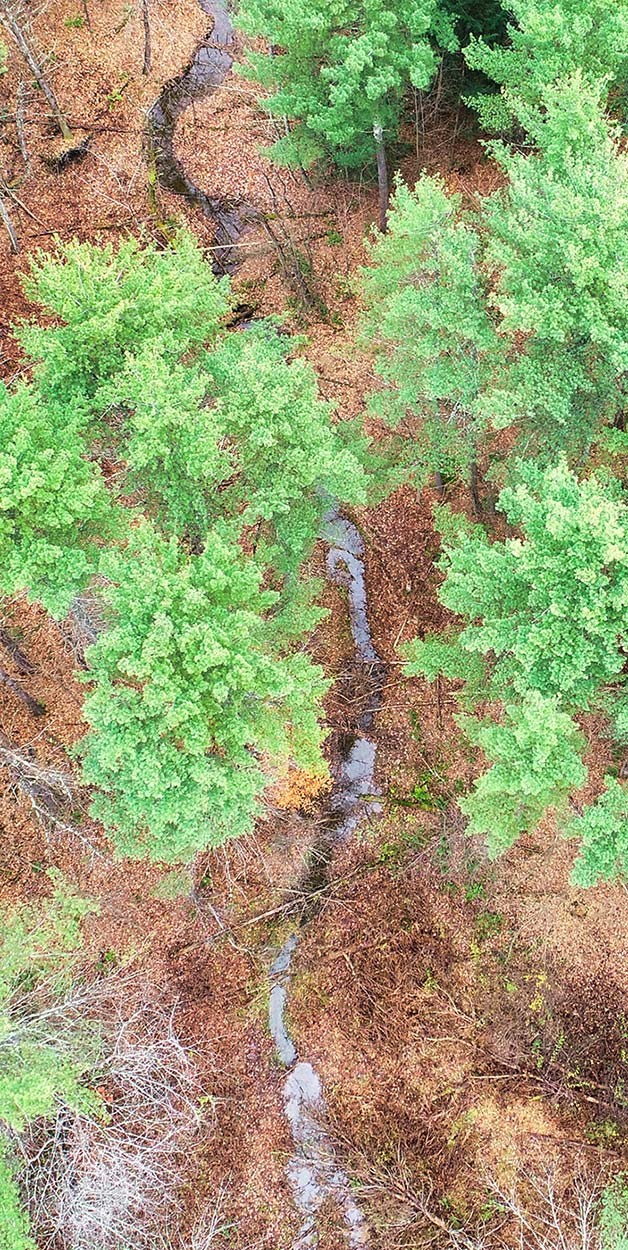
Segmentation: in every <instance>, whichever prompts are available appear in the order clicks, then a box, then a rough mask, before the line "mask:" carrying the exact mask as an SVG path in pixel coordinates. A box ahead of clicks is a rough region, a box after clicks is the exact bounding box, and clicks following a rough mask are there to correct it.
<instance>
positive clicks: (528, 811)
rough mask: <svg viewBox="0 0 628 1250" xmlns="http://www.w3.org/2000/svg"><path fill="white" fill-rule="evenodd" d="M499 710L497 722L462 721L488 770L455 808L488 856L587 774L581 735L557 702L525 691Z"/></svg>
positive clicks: (557, 804) (506, 844)
mask: <svg viewBox="0 0 628 1250" xmlns="http://www.w3.org/2000/svg"><path fill="white" fill-rule="evenodd" d="M505 710H506V718H505V721H504V723H503V724H502V723H499V724H493V723H491V722H487V723H484V724H480V725H478V724H477V722H475V721H472V720H471V719H466V720H465V721H463V724H464V725H465V728H466V731H467V735H468V737H469V739H470V741H471V742H474V743H477V744H478V746H480V747H481V748H482V751H483V752H484V755H485V756H486V758H487V760H488V761H489V763H490V764H491V765H492V767H491V768H489V770H488V772H486V773H484V774H483V776H481V777H480V780H479V781H478V783H477V785H476V786H475V789H474V790H473V791H472V793H471V794H470V795H468V796H467V797H466V798H465V799H461V801H460V808H461V810H462V811H463V812H465V813H466V815H467V816H469V825H468V833H469V834H482V835H484V836H485V837H486V844H487V848H488V853H489V855H490V856H491V858H495V856H497V855H500V854H501V853H502V852H503V851H506V850H507V849H508V847H509V846H512V844H513V842H515V841H516V839H517V838H518V836H519V834H520V833H523V832H524V831H525V830H526V829H531V828H533V827H534V825H536V824H537V823H538V821H539V820H540V819H541V817H542V815H543V814H544V812H545V811H547V809H548V807H559V808H561V807H564V804H565V801H566V799H567V798H568V796H569V792H570V791H571V790H573V789H576V788H578V787H579V786H582V785H583V784H584V782H585V780H586V775H587V770H586V768H585V767H584V764H583V763H582V760H581V751H582V747H583V738H582V735H581V734H580V733H579V731H578V729H577V727H576V725H575V724H574V722H573V721H572V720H571V718H570V717H569V716H567V715H566V713H565V712H562V711H561V710H560V701H559V700H558V699H556V698H544V697H543V696H542V695H540V694H539V693H538V692H537V691H536V690H531V691H529V692H527V693H526V694H525V696H524V698H523V700H522V702H521V703H520V704H513V705H507V706H506V709H505Z"/></svg>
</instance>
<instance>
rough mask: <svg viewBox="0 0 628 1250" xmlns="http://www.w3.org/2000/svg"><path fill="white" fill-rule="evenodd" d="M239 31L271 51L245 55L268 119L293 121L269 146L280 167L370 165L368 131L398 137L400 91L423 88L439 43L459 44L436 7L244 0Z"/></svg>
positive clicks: (421, 1)
mask: <svg viewBox="0 0 628 1250" xmlns="http://www.w3.org/2000/svg"><path fill="white" fill-rule="evenodd" d="M240 24H241V27H242V29H243V30H244V31H245V32H246V34H248V35H253V36H258V35H261V36H262V37H263V38H265V39H267V40H268V42H269V43H270V44H271V45H272V47H273V54H272V55H270V54H268V55H264V54H263V53H260V52H249V54H248V57H247V63H246V72H247V73H248V74H249V75H251V76H252V77H253V78H254V79H255V80H256V81H257V82H259V83H260V84H261V85H262V86H263V87H265V88H267V89H268V90H269V91H270V92H271V93H272V94H271V95H270V98H269V99H267V100H265V101H264V104H265V107H266V108H268V110H269V112H270V113H272V114H273V115H274V116H276V117H277V116H279V117H281V116H285V117H288V118H289V119H291V120H293V121H295V122H296V123H297V124H296V126H295V128H294V129H293V130H292V131H291V133H290V135H289V136H287V137H286V138H284V139H280V140H279V141H278V142H277V143H276V144H275V145H274V146H273V148H272V149H271V154H272V156H273V158H274V159H275V160H276V161H277V162H278V163H280V164H286V165H291V164H302V165H304V166H308V165H311V164H312V163H313V162H314V161H317V160H320V159H321V158H324V157H326V156H330V157H331V158H332V159H333V160H334V161H336V162H337V163H338V164H339V165H343V166H347V167H349V168H352V167H353V168H355V167H357V166H360V165H362V164H364V163H366V162H368V161H370V160H372V158H373V152H374V147H373V126H374V124H379V125H381V126H382V127H383V130H384V135H385V137H387V138H393V137H395V135H396V133H397V129H398V126H399V118H400V112H401V106H402V103H403V97H404V93H405V91H406V90H407V88H408V87H409V86H410V84H413V85H414V86H415V87H418V88H419V89H420V90H425V89H426V88H427V87H428V86H429V84H430V82H431V80H432V77H433V75H434V73H435V71H436V68H437V65H438V58H437V51H436V46H439V47H441V48H449V49H454V48H455V47H456V46H457V41H456V38H455V35H454V29H453V28H454V21H453V19H452V17H451V15H450V14H449V13H448V12H447V9H446V7H445V6H443V5H442V4H441V3H440V0H396V3H391V0H339V2H338V3H333V4H332V3H330V2H329V0H287V2H286V0H270V3H266V2H264V0H244V3H243V4H242V6H241V9H240ZM275 48H279V49H281V51H280V52H279V53H278V54H277V53H275V52H274V49H275Z"/></svg>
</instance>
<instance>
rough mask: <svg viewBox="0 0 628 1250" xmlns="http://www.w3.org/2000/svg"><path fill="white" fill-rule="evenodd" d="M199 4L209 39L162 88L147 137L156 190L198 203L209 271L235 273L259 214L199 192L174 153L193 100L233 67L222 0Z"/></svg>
mask: <svg viewBox="0 0 628 1250" xmlns="http://www.w3.org/2000/svg"><path fill="white" fill-rule="evenodd" d="M199 4H200V7H201V8H202V10H203V12H204V13H206V14H207V16H208V17H210V18H212V21H213V26H212V30H211V34H210V35H208V36H207V37H206V38H205V39H204V40H203V42H202V43H200V44H199V46H198V48H197V49H196V51H195V53H194V55H193V56H192V59H191V60H190V62H189V63H188V65H187V66H186V68H185V69H184V70H183V73H182V74H179V75H178V76H177V78H173V79H171V81H170V82H167V83H166V84H165V86H164V87H163V89H162V91H161V93H160V95H159V97H158V99H157V100H156V101H155V103H154V104H153V106H152V108H151V109H150V110H149V113H148V122H147V128H146V137H147V141H148V142H147V146H148V150H149V153H150V156H151V159H152V160H153V161H154V167H155V173H156V176H157V179H158V181H159V183H160V185H161V186H162V187H164V188H165V189H166V190H167V191H174V193H175V194H176V195H182V196H184V197H185V199H186V200H188V201H189V202H190V203H192V204H198V205H199V207H200V208H201V209H202V210H203V212H204V213H205V215H206V216H207V217H211V219H212V221H214V222H215V223H216V235H215V248H214V260H213V267H214V271H215V272H216V273H218V274H224V273H233V271H234V270H235V269H236V268H237V266H238V263H239V253H238V248H237V244H238V243H239V241H240V238H241V235H242V233H243V231H244V230H245V228H246V226H247V225H248V224H249V223H250V222H251V221H254V220H255V218H256V216H258V214H257V213H256V212H255V209H254V208H253V207H252V206H251V205H250V204H247V203H246V201H244V200H227V199H225V198H224V196H218V195H209V194H208V193H207V192H206V191H203V189H202V187H199V186H197V185H196V183H195V182H194V181H193V180H192V178H190V176H189V174H188V173H187V171H186V170H185V169H184V167H183V165H182V164H181V161H180V160H179V158H178V156H177V155H176V152H175V134H176V126H177V121H178V120H179V117H180V116H181V114H182V113H183V112H185V110H186V109H187V108H189V107H190V105H192V104H194V102H195V101H196V100H202V99H205V98H206V97H207V96H210V95H212V93H213V92H214V91H217V90H218V89H219V88H220V87H221V86H222V84H223V83H224V80H225V78H226V77H227V74H228V73H229V71H230V69H231V66H232V65H233V56H232V52H231V49H232V48H233V43H234V38H235V35H234V30H233V23H232V21H231V17H230V16H229V11H228V9H227V5H226V4H225V3H224V2H223V0H199Z"/></svg>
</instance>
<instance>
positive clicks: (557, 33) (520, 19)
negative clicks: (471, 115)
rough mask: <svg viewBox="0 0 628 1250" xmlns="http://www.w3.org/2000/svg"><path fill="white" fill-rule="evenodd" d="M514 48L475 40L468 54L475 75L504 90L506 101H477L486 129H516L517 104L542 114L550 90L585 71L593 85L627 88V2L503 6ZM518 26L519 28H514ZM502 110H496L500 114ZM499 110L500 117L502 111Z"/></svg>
mask: <svg viewBox="0 0 628 1250" xmlns="http://www.w3.org/2000/svg"><path fill="white" fill-rule="evenodd" d="M504 9H505V10H506V12H507V13H508V16H509V18H514V21H513V22H510V21H509V24H508V34H509V42H508V44H507V45H506V46H502V45H500V44H499V43H498V44H496V45H494V46H492V47H490V46H488V45H487V43H486V42H485V40H484V39H483V38H481V37H480V38H479V39H477V38H473V37H472V39H471V42H470V44H469V46H468V47H467V48H465V52H464V55H465V59H466V61H467V64H468V65H469V66H471V68H472V69H479V70H482V71H483V72H484V73H485V74H486V75H487V77H488V78H491V79H492V80H493V81H494V82H496V83H498V84H499V86H500V88H502V96H501V97H497V100H495V97H490V96H488V97H484V98H482V97H476V98H475V99H474V101H473V103H474V105H475V107H476V108H477V110H478V112H479V115H480V120H481V121H482V123H483V125H484V126H485V128H486V129H491V130H500V129H502V128H509V127H510V125H512V122H513V119H514V114H515V112H516V110H515V109H513V106H512V98H510V99H509V97H513V96H515V97H517V99H519V100H520V101H522V102H523V103H525V104H526V105H531V106H532V107H533V108H538V107H539V106H542V104H543V103H544V97H545V92H546V89H547V88H548V87H551V86H552V85H553V84H554V83H556V82H558V81H559V80H560V79H564V78H567V77H569V76H570V75H571V74H573V73H575V72H577V71H578V70H580V71H581V72H582V74H583V76H584V78H585V79H586V81H587V82H588V83H589V84H590V85H600V84H602V86H603V88H604V89H605V90H606V91H608V89H609V87H610V86H614V85H619V86H620V87H623V86H624V85H625V82H626V77H627V75H628V3H627V0H616V2H614V3H609V0H552V3H548V2H547V0H507V3H506V0H504ZM515 23H516V24H515ZM496 105H497V108H496ZM498 109H499V111H498Z"/></svg>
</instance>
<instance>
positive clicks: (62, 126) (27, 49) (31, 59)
mask: <svg viewBox="0 0 628 1250" xmlns="http://www.w3.org/2000/svg"><path fill="white" fill-rule="evenodd" d="M0 21H1V22H2V23H3V25H4V26H6V28H7V30H8V31H9V33H10V34H11V35H12V36H13V39H14V40H15V43H16V44H17V46H18V48H19V49H20V52H21V53H22V56H23V57H24V60H25V61H26V64H27V65H28V68H29V69H30V71H31V73H32V74H33V77H34V78H35V81H36V82H37V84H38V86H39V87H40V88H41V90H42V91H43V93H44V95H45V97H46V100H47V101H48V104H49V105H50V108H51V110H52V114H53V117H54V119H55V121H56V123H57V126H58V127H59V130H60V131H61V134H62V135H63V138H64V139H65V141H66V143H71V142H72V131H71V130H70V127H69V126H68V123H67V121H66V119H65V117H64V115H63V113H62V112H61V108H60V106H59V102H58V100H57V97H56V95H55V93H54V91H53V90H52V87H51V86H50V83H49V82H48V79H47V78H46V76H45V74H44V71H43V69H42V68H41V65H40V64H39V61H38V60H37V57H36V56H35V53H34V52H33V50H32V48H31V46H30V44H29V42H28V40H27V39H26V36H25V34H24V32H23V30H22V28H21V26H20V24H19V22H18V21H17V19H16V18H15V17H14V15H13V13H12V12H11V9H10V7H9V4H8V2H7V0H0Z"/></svg>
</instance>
